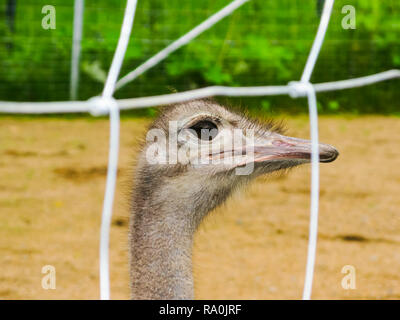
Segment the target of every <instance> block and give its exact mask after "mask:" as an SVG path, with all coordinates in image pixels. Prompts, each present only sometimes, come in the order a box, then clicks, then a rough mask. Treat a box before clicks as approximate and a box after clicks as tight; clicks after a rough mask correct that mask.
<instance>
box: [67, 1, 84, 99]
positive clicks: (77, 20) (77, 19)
mask: <svg viewBox="0 0 400 320" xmlns="http://www.w3.org/2000/svg"><path fill="white" fill-rule="evenodd" d="M84 4H85V1H84V0H75V4H74V35H73V40H72V54H71V79H70V81H71V82H70V92H69V96H70V99H71V100H76V99H77V97H78V87H79V60H80V56H81V41H82V26H83V10H84Z"/></svg>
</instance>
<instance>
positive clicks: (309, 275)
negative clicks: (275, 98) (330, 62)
mask: <svg viewBox="0 0 400 320" xmlns="http://www.w3.org/2000/svg"><path fill="white" fill-rule="evenodd" d="M333 3H334V0H325V3H324V9H323V11H322V16H321V21H320V23H319V26H318V31H317V35H316V36H315V40H314V42H313V45H312V48H311V51H310V54H309V56H308V59H307V63H306V65H305V67H304V70H303V74H302V76H301V80H300V86H299V84H297V86H294V89H295V90H298V89H299V88H300V89H305V90H304V91H305V92H306V93H307V98H308V110H309V117H310V133H311V204H310V230H309V238H308V252H307V265H306V276H305V280H304V290H303V300H310V299H311V292H312V283H313V277H314V268H315V256H316V250H317V238H318V202H319V150H318V149H319V147H318V145H319V137H318V110H317V97H316V94H315V90H314V88H313V86H312V84H311V83H310V78H311V75H312V72H313V70H314V67H315V63H316V61H317V59H318V55H319V52H320V51H321V47H322V43H323V42H324V39H325V35H326V30H327V29H328V24H329V20H330V18H331V14H332V8H333Z"/></svg>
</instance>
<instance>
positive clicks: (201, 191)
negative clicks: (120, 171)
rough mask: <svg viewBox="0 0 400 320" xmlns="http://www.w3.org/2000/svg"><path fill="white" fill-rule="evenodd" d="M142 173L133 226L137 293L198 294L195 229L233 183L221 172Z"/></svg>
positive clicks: (170, 296) (133, 271) (150, 296)
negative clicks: (194, 271) (195, 174)
mask: <svg viewBox="0 0 400 320" xmlns="http://www.w3.org/2000/svg"><path fill="white" fill-rule="evenodd" d="M141 173H142V174H141V175H140V176H139V178H138V180H137V181H138V182H137V185H136V186H137V187H136V188H135V192H134V194H133V199H132V200H133V203H132V205H133V207H132V216H131V219H132V220H131V226H130V228H131V230H130V232H131V237H130V241H131V242H130V252H131V284H132V287H131V292H132V297H133V298H134V299H193V298H194V290H193V275H192V246H193V237H194V233H195V232H196V230H197V228H198V226H199V225H200V222H201V221H202V219H203V217H204V216H206V215H207V214H208V213H209V212H210V211H211V210H213V209H214V208H216V207H217V206H219V205H220V204H221V203H222V202H224V201H225V200H226V198H227V197H228V196H229V194H230V193H231V191H232V185H231V184H230V183H229V182H225V180H224V179H222V178H220V177H218V176H215V179H210V178H209V177H208V176H202V175H199V176H198V177H193V176H190V175H188V176H184V175H183V176H178V177H177V178H165V177H163V176H162V174H159V175H158V177H159V178H157V175H154V174H153V175H150V174H146V172H145V171H142V172H141ZM193 181H197V183H193Z"/></svg>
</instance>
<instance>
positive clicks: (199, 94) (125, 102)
mask: <svg viewBox="0 0 400 320" xmlns="http://www.w3.org/2000/svg"><path fill="white" fill-rule="evenodd" d="M396 78H400V70H397V69H393V70H388V71H384V72H380V73H376V74H373V75H369V76H365V77H359V78H354V79H347V80H339V81H332V82H323V83H316V84H313V86H314V89H315V92H327V91H336V90H345V89H351V88H357V87H364V86H367V85H371V84H374V83H378V82H381V81H386V80H390V79H396ZM272 95H290V96H291V97H293V98H297V97H300V96H306V95H307V94H306V93H301V90H300V91H298V90H293V84H292V83H291V84H290V85H284V86H256V87H225V86H211V87H205V88H201V89H194V90H188V91H182V92H177V93H170V94H164V95H157V96H149V97H141V98H131V99H120V100H116V102H117V103H118V106H119V108H120V109H121V110H129V109H138V108H147V107H153V106H161V105H167V104H171V103H179V102H184V101H188V100H194V99H201V98H207V97H212V96H233V97H244V96H254V97H255V96H272ZM96 105H97V102H93V100H92V99H89V100H87V101H52V102H51V101H48V102H10V101H0V113H22V114H54V113H80V112H91V113H92V112H93V109H96ZM104 112H107V109H106V110H104ZM104 112H101V114H103V113H104Z"/></svg>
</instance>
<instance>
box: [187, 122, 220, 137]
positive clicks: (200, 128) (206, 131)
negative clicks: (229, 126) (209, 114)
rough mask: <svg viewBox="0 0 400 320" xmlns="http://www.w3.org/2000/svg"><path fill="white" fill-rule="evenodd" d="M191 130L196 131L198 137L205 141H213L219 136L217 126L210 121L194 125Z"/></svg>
mask: <svg viewBox="0 0 400 320" xmlns="http://www.w3.org/2000/svg"><path fill="white" fill-rule="evenodd" d="M189 129H191V130H194V131H195V132H196V134H197V137H198V138H199V139H201V140H205V141H211V140H212V139H214V138H215V137H216V135H217V134H218V127H217V125H216V124H215V123H214V122H211V121H209V120H201V121H199V122H197V123H195V124H194V125H192V126H191V127H190V128H189Z"/></svg>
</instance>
